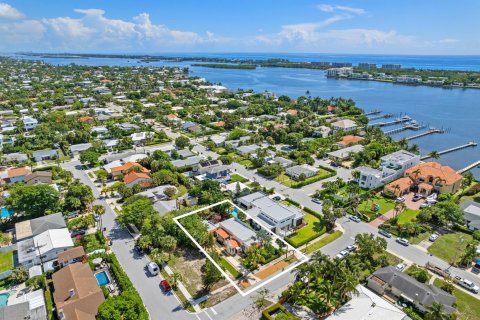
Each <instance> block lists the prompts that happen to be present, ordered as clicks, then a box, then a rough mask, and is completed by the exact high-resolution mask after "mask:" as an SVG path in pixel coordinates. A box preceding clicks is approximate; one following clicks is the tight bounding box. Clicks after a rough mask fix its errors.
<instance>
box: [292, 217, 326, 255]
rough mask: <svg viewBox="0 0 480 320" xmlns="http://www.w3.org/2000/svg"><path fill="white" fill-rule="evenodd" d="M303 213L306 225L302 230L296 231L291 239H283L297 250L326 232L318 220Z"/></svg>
mask: <svg viewBox="0 0 480 320" xmlns="http://www.w3.org/2000/svg"><path fill="white" fill-rule="evenodd" d="M304 213H305V217H304V219H305V222H306V223H307V225H306V226H304V227H303V228H300V229H298V230H297V231H296V232H295V233H294V235H293V236H292V237H288V238H286V239H285V240H286V241H287V242H288V243H290V244H291V245H292V246H294V247H295V248H298V247H299V246H301V245H304V244H305V243H307V242H309V241H312V240H313V239H316V238H317V237H319V236H321V235H322V234H324V233H325V231H326V228H325V225H324V224H323V223H322V221H321V220H320V219H319V218H317V217H316V216H314V215H313V214H310V213H308V212H305V211H304Z"/></svg>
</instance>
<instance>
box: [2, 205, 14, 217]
mask: <svg viewBox="0 0 480 320" xmlns="http://www.w3.org/2000/svg"><path fill="white" fill-rule="evenodd" d="M12 215H13V211H12V210H8V209H7V208H5V207H3V208H2V209H0V218H4V219H5V218H10V217H11V216H12Z"/></svg>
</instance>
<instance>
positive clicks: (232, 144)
mask: <svg viewBox="0 0 480 320" xmlns="http://www.w3.org/2000/svg"><path fill="white" fill-rule="evenodd" d="M248 139H250V137H248V136H244V137H240V138H239V139H236V140H227V141H224V144H225V146H230V147H232V148H237V147H238V145H239V144H240V143H242V142H244V141H246V140H248Z"/></svg>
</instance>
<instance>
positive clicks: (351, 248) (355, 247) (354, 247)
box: [345, 244, 357, 252]
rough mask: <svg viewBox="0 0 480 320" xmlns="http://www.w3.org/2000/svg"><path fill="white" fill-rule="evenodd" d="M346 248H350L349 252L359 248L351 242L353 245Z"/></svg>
mask: <svg viewBox="0 0 480 320" xmlns="http://www.w3.org/2000/svg"><path fill="white" fill-rule="evenodd" d="M345 250H348V252H354V251H355V250H357V246H356V245H354V244H351V245H349V246H347V247H346V248H345Z"/></svg>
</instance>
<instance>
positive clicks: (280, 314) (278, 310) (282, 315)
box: [262, 303, 298, 320]
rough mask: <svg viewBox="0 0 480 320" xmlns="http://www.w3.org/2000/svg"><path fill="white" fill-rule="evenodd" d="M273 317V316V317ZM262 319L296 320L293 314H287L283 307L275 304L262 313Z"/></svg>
mask: <svg viewBox="0 0 480 320" xmlns="http://www.w3.org/2000/svg"><path fill="white" fill-rule="evenodd" d="M273 315H275V316H273ZM262 319H265V320H273V319H288V320H294V319H298V318H297V317H295V316H294V315H293V314H291V313H290V312H288V310H287V309H285V307H284V306H282V305H281V304H280V303H275V304H274V305H272V306H270V307H268V308H267V309H265V310H263V311H262Z"/></svg>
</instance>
